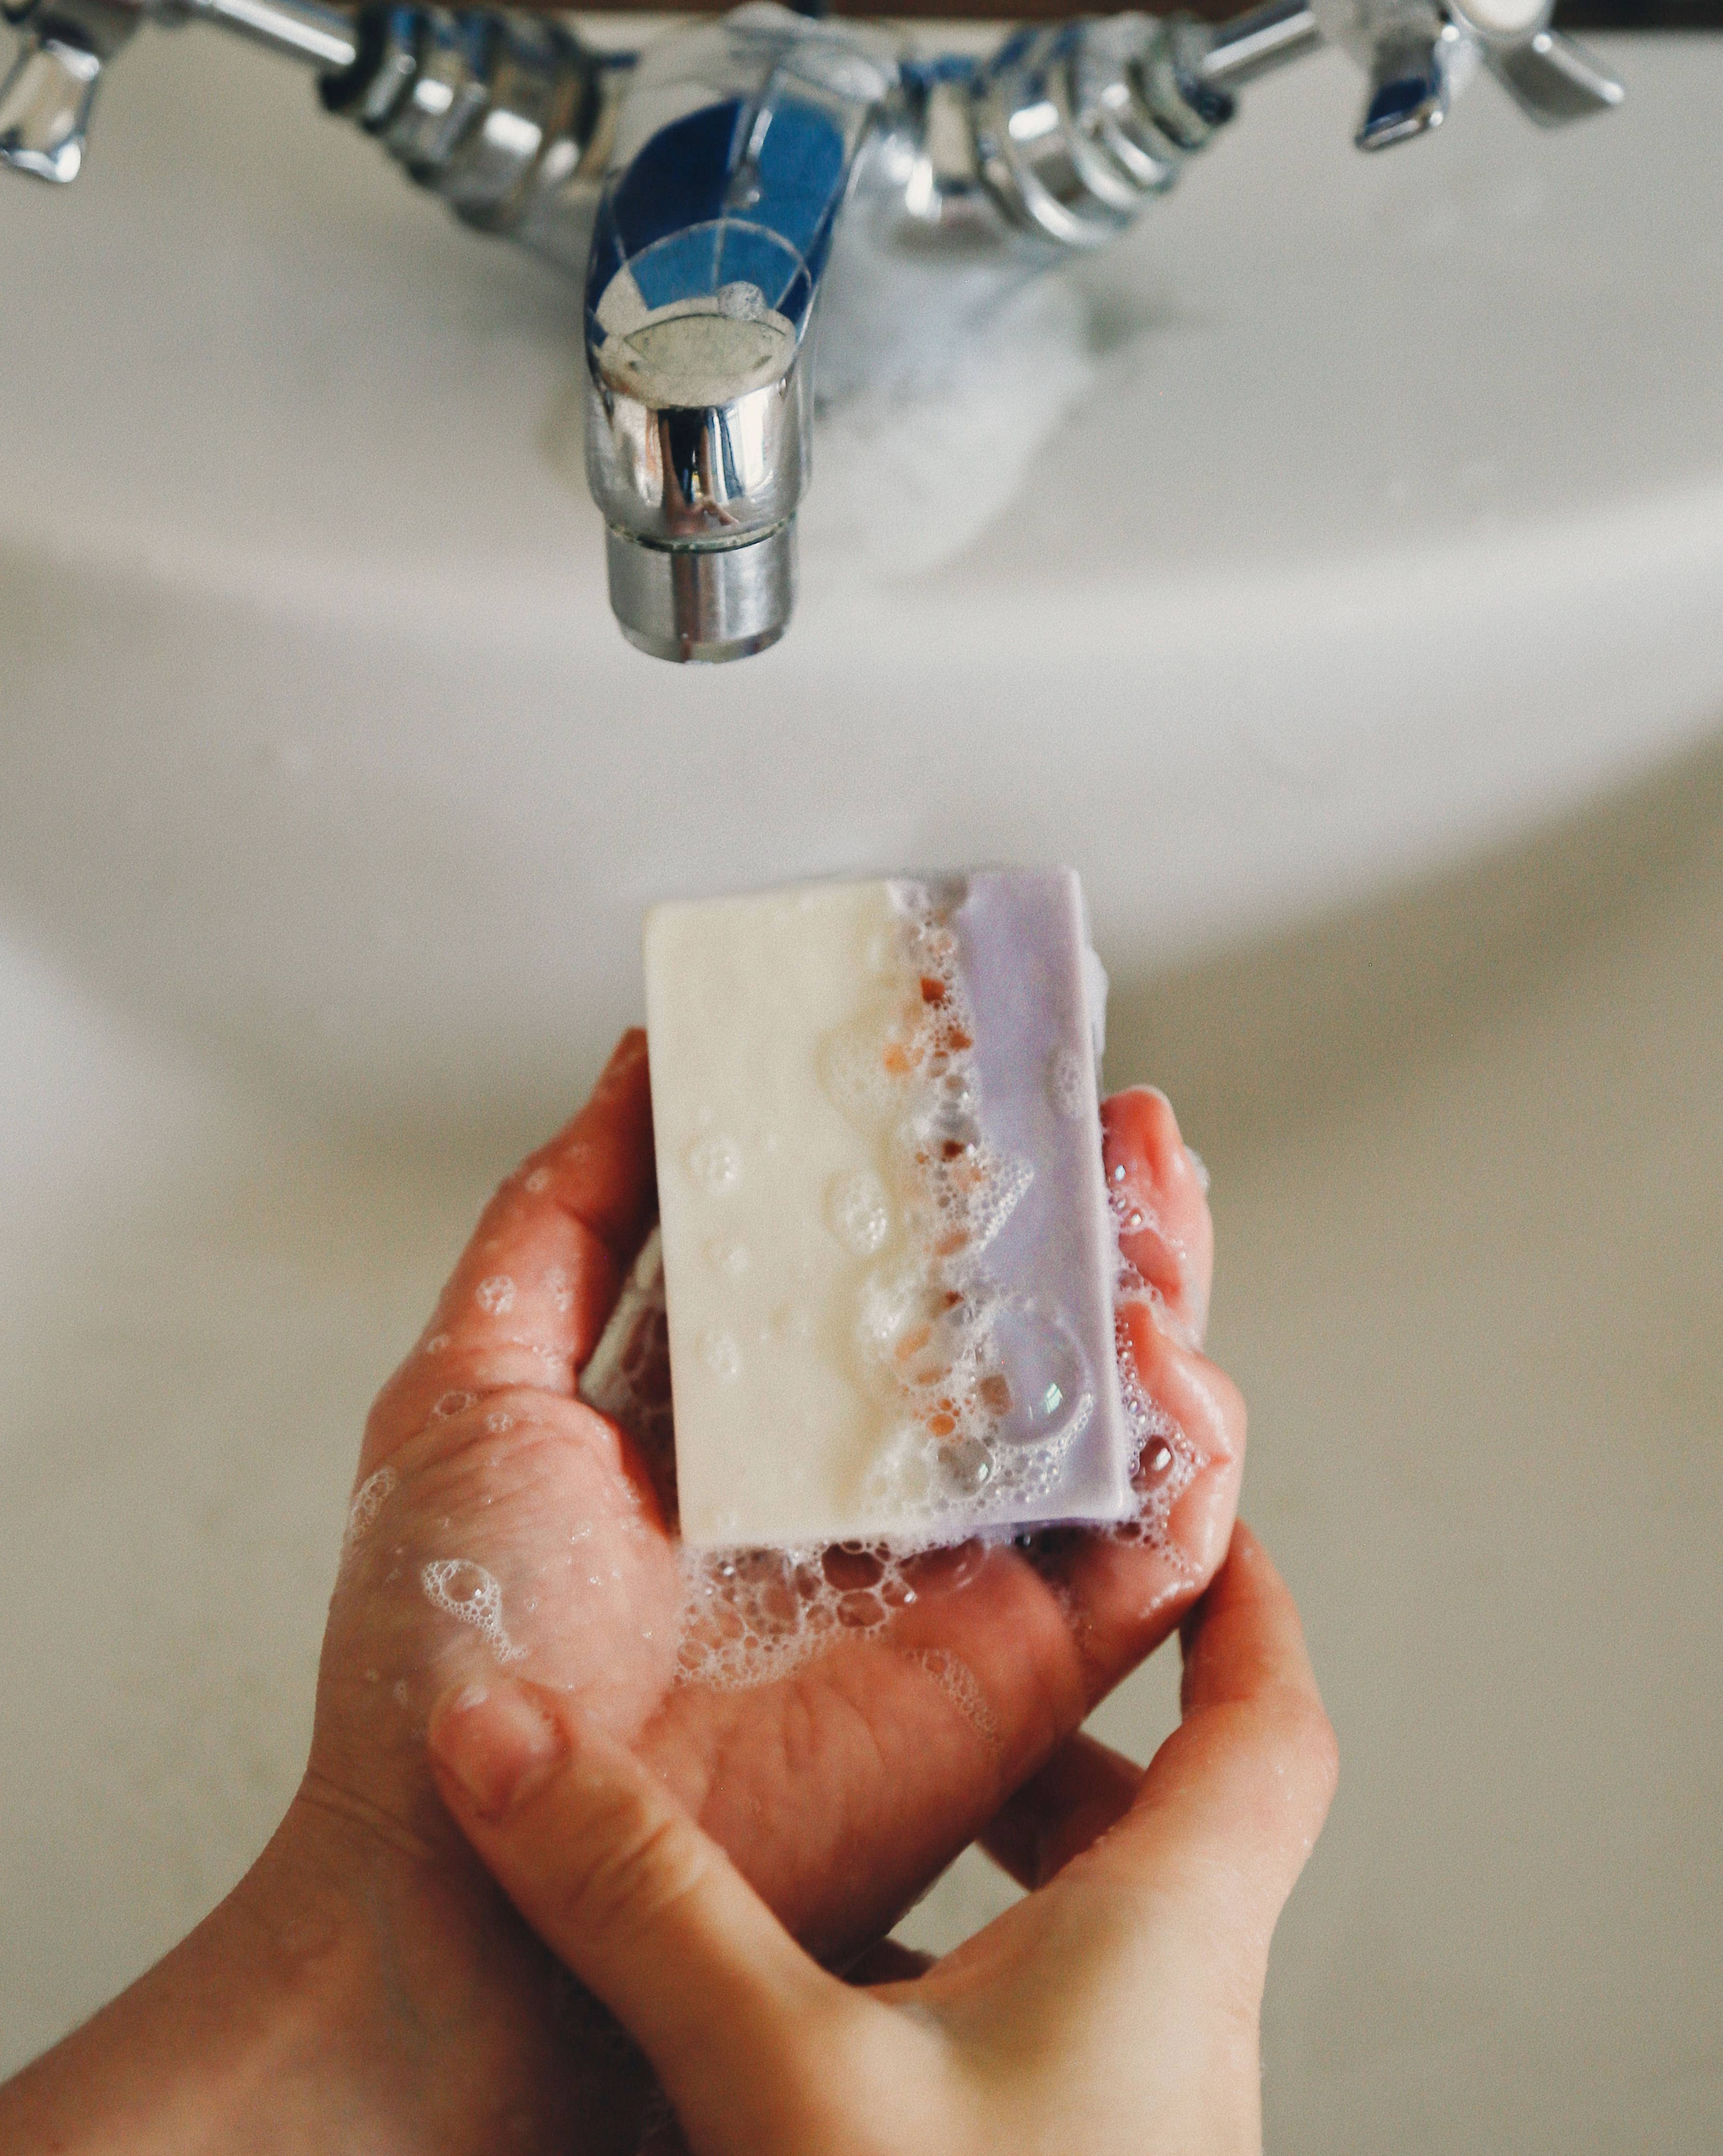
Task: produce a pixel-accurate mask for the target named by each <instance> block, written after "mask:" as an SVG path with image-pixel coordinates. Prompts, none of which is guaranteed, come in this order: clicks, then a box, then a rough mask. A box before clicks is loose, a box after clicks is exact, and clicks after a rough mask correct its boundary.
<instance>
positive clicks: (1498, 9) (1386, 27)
mask: <svg viewBox="0 0 1723 2156" xmlns="http://www.w3.org/2000/svg"><path fill="white" fill-rule="evenodd" d="M1550 12H1551V0H1440V4H1439V5H1438V0H1310V14H1311V16H1312V18H1313V19H1314V21H1315V23H1316V25H1317V27H1318V28H1320V32H1321V33H1322V35H1323V37H1324V38H1326V40H1327V42H1328V43H1329V44H1337V45H1340V46H1341V47H1342V48H1343V49H1345V50H1346V52H1348V53H1350V54H1351V56H1352V58H1353V59H1355V60H1356V61H1357V62H1358V64H1359V65H1360V66H1361V68H1362V69H1364V72H1365V74H1366V76H1367V79H1368V81H1369V85H1370V87H1369V90H1368V92H1367V96H1366V100H1365V106H1364V115H1363V119H1362V121H1361V124H1360V126H1359V129H1358V133H1357V137H1356V140H1357V144H1358V147H1359V148H1360V149H1361V150H1383V149H1387V148H1388V147H1390V146H1392V144H1394V143H1396V142H1407V141H1412V140H1413V137H1415V136H1418V135H1422V134H1425V133H1427V132H1428V131H1429V130H1430V129H1431V128H1433V127H1437V126H1440V125H1441V123H1442V121H1443V119H1444V116H1445V115H1446V114H1447V111H1448V109H1449V105H1450V103H1451V102H1452V100H1453V99H1454V97H1455V96H1457V95H1459V91H1460V90H1463V89H1464V86H1465V85H1466V84H1467V83H1468V82H1469V80H1470V79H1471V77H1472V76H1473V74H1475V73H1476V71H1477V69H1478V68H1479V65H1480V64H1481V65H1482V66H1483V67H1484V68H1485V69H1487V71H1488V72H1489V73H1490V74H1492V75H1493V76H1495V80H1497V81H1498V82H1499V83H1500V85H1502V87H1503V89H1504V90H1506V91H1507V93H1508V95H1510V97H1511V98H1512V99H1513V100H1514V102H1515V104H1516V105H1518V106H1519V108H1520V110H1521V111H1522V112H1524V113H1525V114H1526V115H1527V116H1528V117H1529V118H1531V119H1532V120H1535V121H1536V122H1537V123H1538V125H1539V126H1543V127H1559V126H1564V125H1565V124H1566V123H1567V121H1571V120H1582V119H1584V118H1586V117H1587V115H1588V114H1591V113H1593V112H1607V111H1608V110H1610V109H1611V108H1612V107H1613V106H1614V105H1619V104H1620V103H1621V101H1622V97H1623V90H1622V86H1621V85H1620V84H1619V83H1618V81H1617V80H1615V78H1614V76H1613V75H1612V74H1610V73H1609V71H1608V69H1607V68H1605V67H1604V66H1603V65H1602V63H1601V62H1599V61H1597V60H1596V59H1593V58H1592V55H1591V54H1589V53H1587V52H1586V51H1584V50H1583V49H1582V48H1581V47H1580V46H1578V45H1577V44H1574V43H1573V41H1572V38H1565V37H1562V36H1561V34H1560V33H1558V32H1556V31H1554V30H1551V28H1550V27H1549V21H1550Z"/></svg>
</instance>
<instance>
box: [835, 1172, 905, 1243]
mask: <svg viewBox="0 0 1723 2156" xmlns="http://www.w3.org/2000/svg"><path fill="white" fill-rule="evenodd" d="M826 1221H827V1224H828V1226H829V1227H830V1229H831V1230H832V1233H833V1235H835V1236H836V1237H837V1238H838V1241H839V1242H840V1243H841V1244H842V1245H844V1249H845V1250H852V1251H854V1254H855V1255H856V1256H857V1257H859V1258H867V1257H871V1256H872V1255H873V1254H874V1251H875V1250H878V1249H879V1245H881V1244H882V1243H883V1242H884V1241H885V1238H886V1236H887V1235H890V1232H891V1214H890V1212H889V1210H888V1209H887V1207H886V1199H885V1184H884V1183H881V1182H880V1180H879V1177H878V1176H877V1175H875V1174H874V1173H872V1171H871V1170H869V1169H868V1168H855V1169H853V1170H851V1171H850V1172H849V1173H847V1174H844V1175H838V1176H834V1177H833V1178H832V1182H831V1186H830V1188H828V1190H827V1192H826Z"/></svg>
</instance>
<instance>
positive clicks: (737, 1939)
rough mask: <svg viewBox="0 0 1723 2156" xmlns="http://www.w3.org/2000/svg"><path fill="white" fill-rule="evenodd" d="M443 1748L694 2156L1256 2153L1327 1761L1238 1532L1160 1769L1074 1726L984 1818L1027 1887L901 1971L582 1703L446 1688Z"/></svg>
mask: <svg viewBox="0 0 1723 2156" xmlns="http://www.w3.org/2000/svg"><path fill="white" fill-rule="evenodd" d="M431 1752H432V1756H433V1760H434V1761H435V1763H436V1767H437V1770H438V1779H439V1783H440V1785H441V1787H442V1789H443V1790H444V1795H445V1797H446V1799H447V1801H448V1803H449V1807H450V1809H451V1810H452V1811H453V1812H454V1815H455V1816H456V1817H457V1818H458V1819H459V1820H460V1821H461V1824H462V1825H463V1826H464V1829H465V1830H466V1831H467V1833H468V1834H469V1835H470V1837H471V1839H472V1841H473V1844H474V1847H475V1848H476V1849H477V1850H478V1851H479V1854H480V1855H481V1856H483V1857H484V1858H485V1861H486V1863H487V1864H488V1865H490V1867H491V1868H492V1870H493V1871H494V1872H495V1876H496V1877H497V1878H498V1880H499V1881H500V1882H501V1884H502V1885H503V1886H504V1887H505V1889H506V1890H507V1892H509V1894H510V1897H512V1898H513V1900H514V1902H515V1904H516V1906H517V1907H519V1908H520V1912H521V1913H522V1914H523V1915H524V1916H525V1917H526V1918H527V1920H528V1921H529V1922H531V1924H532V1925H533V1927H534V1928H535V1929H536V1931H537V1932H538V1933H539V1934H540V1935H541V1937H542V1938H544V1939H545V1941H546V1943H548V1944H549V1945H550V1946H551V1947H552V1948H554V1949H555V1950H556V1953H558V1954H560V1955H561V1956H562V1958H563V1959H564V1960H565V1961H566V1962H567V1965H568V1966H569V1967H570V1968H571V1969H573V1970H574V1971H575V1972H576V1973H577V1974H578V1975H579V1977H580V1978H581V1979H582V1981H583V1982H585V1983H586V1984H588V1985H590V1986H591V1988H592V1990H593V1992H594V1993H595V1994H597V1996H598V1997H599V1998H601V1999H603V2000H604V2001H606V2003H607V2004H608V2005H609V2006H610V2007H611V2008H612V2009H613V2011H614V2012H615V2013H616V2015H618V2017H619V2019H620V2020H622V2022H623V2025H625V2026H626V2027H627V2028H628V2029H629V2030H631V2031H632V2032H633V2035H634V2036H635V2037H636V2038H637V2039H638V2041H639V2043H640V2044H641V2046H643V2047H644V2051H645V2052H646V2054H647V2056H649V2059H650V2060H651V2061H652V2064H653V2066H654V2068H655V2069H656V2071H657V2073H658V2075H659V2079H660V2081H661V2082H662V2084H663V2086H664V2090H665V2092H666V2093H667V2095H668V2096H669V2100H670V2102H671V2103H672V2104H673V2106H674V2111H675V2115H676V2119H677V2122H678V2123H679V2126H680V2128H681V2130H682V2133H684V2135H685V2137H686V2139H687V2142H688V2143H689V2144H690V2146H691V2148H693V2149H694V2150H695V2152H696V2156H777V2152H782V2156H805V2152H807V2151H808V2150H813V2149H818V2151H819V2152H820V2156H898V2152H902V2156H911V2152H916V2156H919V2152H920V2151H923V2150H926V2149H930V2148H936V2149H938V2150H940V2151H941V2156H971V2152H973V2156H1002V2152H1009V2156H1043V2152H1045V2156H1066V2152H1068V2151H1069V2150H1071V2149H1074V2148H1078V2149H1081V2150H1083V2151H1084V2152H1085V2156H1114V2152H1117V2156H1126V2153H1127V2152H1130V2156H1136V2152H1139V2151H1141V2150H1142V2149H1144V2148H1169V2149H1171V2148H1177V2149H1181V2150H1184V2151H1187V2152H1197V2156H1249V2152H1253V2151H1255V2150H1257V2149H1259V2148H1260V2146H1261V2117H1260V2108H1259V2105H1260V2097H1259V2083H1260V2066H1259V2043H1258V2015H1259V2007H1260V2004H1261V1999H1262V1992H1263V1984H1264V1977H1265V1974H1266V1971H1267V1963H1268V1952H1269V1938H1270V1936H1271V1934H1272V1933H1273V1930H1274V1923H1275V1921H1276V1919H1277V1918H1278V1917H1279V1912H1280V1910H1281V1908H1282V1907H1283V1905H1284V1904H1285V1900H1286V1897H1287V1896H1288V1895H1289V1894H1290V1892H1291V1890H1292V1886H1293V1885H1294V1882H1295V1881H1296V1879H1297V1877H1298V1874H1299V1872H1300V1870H1301V1869H1302V1867H1303V1865H1304V1862H1305V1857H1306V1856H1308V1854H1309V1852H1310V1848H1311V1846H1312V1845H1313V1843H1314V1841H1315V1837H1316V1835H1317V1834H1318V1832H1319V1831H1320V1828H1321V1825H1322V1821H1323V1820H1324V1818H1325V1816H1326V1812H1327V1809H1328V1805H1329V1802H1330V1799H1331V1796H1332V1794H1333V1789H1334V1781H1335V1772H1336V1763H1335V1749H1334V1738H1333V1732H1332V1731H1331V1728H1330V1727H1329V1725H1328V1722H1327V1718H1326V1715H1325V1714H1324V1712H1323V1709H1322V1703H1321V1700H1320V1697H1319V1695H1318V1693H1317V1691H1316V1686H1315V1680H1314V1678H1313V1677H1312V1676H1311V1673H1310V1664H1309V1661H1308V1660H1307V1659H1306V1657H1305V1650H1304V1642H1303V1637H1302V1635H1301V1632H1300V1626H1299V1621H1298V1613H1297V1611H1296V1609H1295V1608H1294V1606H1293V1603H1292V1599H1291V1597H1290V1594H1288V1593H1287V1591H1286V1589H1285V1586H1284V1585H1283V1584H1282V1583H1281V1581H1280V1579H1279V1576H1278V1574H1277V1573H1275V1571H1274V1568H1273V1566H1272V1565H1271V1564H1270V1563H1269V1559H1268V1558H1267V1556H1266V1554H1265V1553H1264V1551H1263V1549H1262V1548H1261V1545H1260V1544H1259V1543H1257V1542H1256V1541H1255V1540H1254V1537H1252V1536H1251V1535H1250V1533H1249V1531H1248V1530H1247V1529H1245V1528H1244V1527H1240V1528H1238V1531H1237V1532H1236V1534H1235V1535H1234V1537H1233V1547H1232V1551H1231V1554H1230V1556H1229V1558H1228V1561H1227V1563H1226V1565H1225V1567H1224V1568H1223V1570H1222V1572H1221V1573H1220V1574H1219V1576H1218V1578H1217V1580H1216V1581H1215V1583H1214V1584H1213V1587H1212V1588H1211V1589H1209V1591H1208V1594H1207V1596H1206V1597H1205V1598H1204V1599H1203V1603H1202V1604H1201V1605H1200V1606H1199V1608H1198V1610H1197V1614H1195V1616H1194V1617H1193V1618H1192V1620H1191V1622H1190V1625H1189V1627H1188V1630H1187V1638H1186V1643H1185V1676H1184V1686H1183V1719H1182V1722H1181V1724H1180V1727H1179V1728H1178V1729H1177V1731H1176V1732H1174V1734H1173V1735H1172V1737H1170V1738H1168V1739H1167V1743H1165V1744H1164V1745H1163V1746H1162V1747H1161V1750H1160V1751H1159V1752H1158V1753H1156V1757H1155V1758H1154V1761H1153V1762H1152V1763H1151V1766H1150V1767H1149V1768H1148V1770H1147V1772H1146V1774H1145V1773H1141V1772H1140V1771H1139V1770H1138V1769H1136V1768H1134V1767H1132V1766H1131V1765H1130V1764H1129V1763H1128V1762H1126V1761H1125V1760H1123V1759H1121V1758H1120V1757H1119V1756H1118V1755H1117V1754H1116V1753H1111V1752H1109V1751H1107V1750H1106V1749H1105V1748H1104V1747H1102V1746H1100V1745H1098V1744H1096V1743H1094V1742H1093V1741H1092V1740H1090V1739H1089V1738H1084V1737H1080V1736H1079V1737H1076V1738H1072V1739H1070V1740H1069V1742H1068V1743H1066V1744H1065V1745H1064V1747H1063V1748H1061V1750H1060V1751H1059V1753H1056V1754H1055V1756H1054V1759H1053V1760H1052V1761H1051V1762H1050V1763H1049V1765H1048V1766H1047V1767H1045V1768H1044V1769H1043V1770H1042V1772H1041V1774H1039V1775H1038V1776H1037V1777H1036V1778H1035V1779H1033V1781H1031V1782H1030V1783H1029V1784H1028V1785H1027V1786H1026V1787H1025V1788H1024V1789H1022V1790H1020V1791H1019V1792H1018V1794H1016V1795H1015V1796H1014V1797H1013V1799H1011V1801H1010V1802H1009V1804H1008V1805H1007V1806H1006V1807H1005V1808H1004V1809H1003V1811H1002V1813H1001V1814H1000V1815H999V1816H998V1817H997V1819H996V1820H995V1821H994V1822H993V1824H992V1827H991V1829H990V1830H989V1841H990V1845H991V1846H992V1849H993V1851H994V1852H995V1853H996V1855H997V1856H998V1857H999V1858H1000V1860H1001V1861H1003V1863H1005V1864H1006V1865H1007V1866H1008V1868H1009V1869H1010V1870H1011V1871H1013V1873H1014V1874H1015V1875H1016V1876H1017V1877H1018V1879H1019V1881H1021V1882H1022V1883H1023V1884H1024V1885H1025V1886H1028V1887H1029V1888H1030V1889H1031V1890H1032V1891H1031V1892H1029V1894H1028V1896H1027V1897H1026V1898H1025V1899H1024V1900H1023V1901H1022V1902H1018V1903H1017V1904H1016V1905H1015V1906H1014V1907H1012V1908H1011V1909H1009V1910H1008V1911H1007V1912H1006V1913H1005V1914H1004V1915H1003V1916H1002V1917H999V1918H998V1919H997V1920H996V1921H995V1922H993V1923H992V1924H990V1925H988V1926H987V1928H986V1929H985V1930H984V1931H982V1932H980V1933H977V1935H976V1936H975V1937H974V1938H972V1939H970V1940H968V1941H967V1943H965V1944H964V1945H962V1946H961V1947H960V1948H957V1950H956V1952H955V1953H951V1954H949V1955H947V1956H946V1958H944V1959H943V1960H941V1961H938V1962H936V1963H932V1964H931V1966H930V1967H928V1968H927V1969H926V1971H925V1973H923V1974H920V1975H918V1976H916V1977H915V1978H913V1979H910V1980H907V1981H896V1982H890V1983H885V1984H878V1985H875V1986H873V1987H870V1988H863V1987H861V1986H859V1985H856V1984H845V1983H844V1982H841V1981H840V1980H839V1979H837V1978H836V1977H834V1976H833V1975H832V1974H829V1973H828V1971H827V1970H825V1969H823V1968H822V1967H821V1966H820V1965H819V1964H818V1963H817V1962H816V1961H814V1960H813V1958H811V1957H810V1956H809V1955H808V1954H807V1953H805V1952H804V1951H803V1948H801V1947H800V1946H798V1945H797V1943H796V1941H795V1940H794V1939H793V1938H792V1937H791V1936H790V1934H789V1933H788V1932H787V1931H786V1930H785V1928H783V1926H782V1923H781V1922H779V1921H778V1919H777V1917H775V1916H774V1915H773V1914H772V1911H771V1910H770V1909H769V1908H768V1907H767V1905H766V1904H765V1902H762V1900H761V1899H760V1897H758V1895H757V1894H756V1893H755V1892H754V1891H753V1889H752V1888H751V1886H749V1885H748V1883H747V1881H746V1880H745V1879H744V1878H743V1877H742V1876H741V1873H740V1872H739V1871H737V1870H736V1867H735V1866H734V1865H733V1864H732V1863H731V1861H730V1859H729V1858H728V1857H727V1856H726V1854H725V1853H724V1851H722V1850H720V1848H719V1847H718V1845H716V1844H715V1842H714V1841H713V1840H711V1839H710V1837H709V1836H708V1835H705V1834H704V1833H702V1831H701V1830H700V1828H699V1827H698V1826H697V1825H695V1822H694V1820H692V1819H691V1818H690V1815H688V1813H687V1812H686V1810H685V1809H684V1808H683V1807H682V1806H681V1805H680V1804H678V1802H677V1801H676V1799H675V1798H674V1796H673V1795H672V1794H669V1791H668V1790H667V1789H665V1787H664V1784H663V1782H662V1781H661V1780H660V1779H659V1778H658V1777H657V1776H656V1775H654V1774H653V1773H652V1772H651V1770H650V1769H649V1768H648V1767H647V1766H645V1765H644V1764H643V1763H642V1762H641V1761H640V1760H639V1759H638V1758H637V1757H636V1756H635V1755H634V1754H633V1753H632V1752H630V1751H629V1750H628V1748H626V1747H624V1746H623V1745H620V1744H618V1743H617V1742H616V1741H615V1740H614V1738H612V1737H611V1736H609V1735H608V1733H607V1732H605V1730H604V1729H603V1726H602V1724H601V1723H599V1722H597V1720H596V1719H595V1718H593V1717H589V1716H587V1715H586V1714H584V1713H583V1712H582V1710H581V1709H580V1707H578V1705H577V1703H576V1702H574V1701H573V1700H572V1699H571V1697H569V1695H568V1694H567V1693H566V1692H563V1691H556V1690H552V1689H550V1688H546V1687H544V1686H536V1685H530V1684H529V1685H523V1684H518V1683H515V1682H511V1681H509V1680H508V1679H505V1678H500V1679H496V1680H493V1681H490V1682H486V1683H474V1684H472V1685H470V1686H467V1687H465V1688H464V1689H463V1690H460V1691H456V1692H452V1693H450V1694H449V1695H448V1696H446V1697H445V1698H444V1700H443V1701H442V1702H439V1704H438V1707H437V1709H436V1711H435V1713H434V1716H433V1723H432V1729H431Z"/></svg>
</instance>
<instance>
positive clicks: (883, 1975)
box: [844, 1939, 934, 1984]
mask: <svg viewBox="0 0 1723 2156" xmlns="http://www.w3.org/2000/svg"><path fill="white" fill-rule="evenodd" d="M933 1959H934V1958H933V1956H932V1955H931V1954H930V1953H922V1952H921V1950H920V1948H919V1947H906V1946H900V1944H899V1943H898V1942H897V1941H896V1940H895V1939H880V1940H879V1941H877V1942H876V1943H875V1944H874V1945H873V1946H870V1947H869V1948H868V1950H867V1952H866V1953H864V1954H863V1956H862V1957H861V1958H860V1960H859V1961H854V1962H852V1963H850V1964H849V1968H847V1969H845V1970H844V1982H845V1983H846V1984H913V1983H914V1982H915V1979H916V1978H917V1977H918V1976H926V1974H927V1972H928V1970H929V1969H931V1968H932V1967H933Z"/></svg>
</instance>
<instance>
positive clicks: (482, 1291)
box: [473, 1273, 515, 1317]
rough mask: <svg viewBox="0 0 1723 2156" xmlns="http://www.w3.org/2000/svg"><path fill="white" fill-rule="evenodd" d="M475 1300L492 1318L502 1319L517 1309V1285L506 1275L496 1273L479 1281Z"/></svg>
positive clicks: (474, 1296)
mask: <svg viewBox="0 0 1723 2156" xmlns="http://www.w3.org/2000/svg"><path fill="white" fill-rule="evenodd" d="M473 1300H474V1302H476V1303H477V1304H478V1306H479V1309H480V1310H482V1311H485V1312H488V1313H489V1314H490V1316H491V1317H504V1316H505V1315H506V1314H507V1313H508V1312H510V1311H511V1310H512V1309H513V1308H514V1307H515V1283H514V1282H513V1281H511V1280H510V1278H509V1276H508V1275H507V1274H506V1273H494V1274H493V1275H492V1276H491V1277H490V1279H489V1280H482V1281H479V1285H478V1286H477V1287H476V1288H475V1289H474V1291H473Z"/></svg>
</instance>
